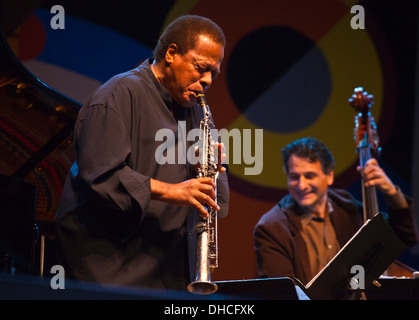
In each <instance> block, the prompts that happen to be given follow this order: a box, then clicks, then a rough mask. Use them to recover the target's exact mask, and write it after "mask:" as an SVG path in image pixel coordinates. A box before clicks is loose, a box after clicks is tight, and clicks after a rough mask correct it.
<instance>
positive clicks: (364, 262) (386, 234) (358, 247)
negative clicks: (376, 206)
mask: <svg viewBox="0 0 419 320" xmlns="http://www.w3.org/2000/svg"><path fill="white" fill-rule="evenodd" d="M405 249H406V247H405V246H404V244H403V243H402V242H401V240H400V239H399V238H398V237H397V236H396V234H395V233H394V231H393V230H392V228H391V227H390V225H389V224H388V223H387V222H386V220H385V219H384V217H383V215H382V214H381V213H377V214H376V215H375V216H374V218H372V219H371V220H367V221H366V222H365V223H364V225H363V226H362V227H361V228H360V229H359V230H358V231H357V233H355V235H354V236H353V237H352V238H351V239H350V240H349V241H348V242H347V243H346V244H345V245H344V246H343V247H342V249H341V250H340V251H339V252H338V253H337V254H336V256H334V257H333V259H332V260H331V261H330V262H329V263H328V264H327V265H326V266H325V267H324V268H323V269H322V270H321V271H320V272H319V273H318V274H317V275H316V276H315V277H314V278H313V279H312V280H311V281H310V282H309V283H308V284H307V285H306V294H307V295H308V297H310V299H314V300H316V299H317V300H336V299H348V298H351V297H354V296H356V294H360V292H362V290H364V289H365V290H367V289H368V288H370V287H371V286H372V285H373V281H374V280H377V279H378V277H379V276H380V275H381V274H382V273H383V272H384V271H385V270H386V269H387V268H388V266H389V265H390V264H391V263H392V262H393V261H394V260H395V259H396V258H397V257H398V256H399V255H400V253H402V251H403V250H405ZM353 266H362V267H363V269H364V276H365V281H364V284H365V288H362V286H360V287H359V289H356V290H353V289H352V288H351V286H350V281H351V279H352V278H353V277H354V276H355V275H357V274H358V272H356V273H351V268H352V267H353Z"/></svg>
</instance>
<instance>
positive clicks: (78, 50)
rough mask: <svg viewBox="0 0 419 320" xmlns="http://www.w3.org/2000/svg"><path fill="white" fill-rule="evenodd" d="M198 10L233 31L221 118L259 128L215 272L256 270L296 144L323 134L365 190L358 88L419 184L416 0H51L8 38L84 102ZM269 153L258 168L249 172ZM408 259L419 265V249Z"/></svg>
mask: <svg viewBox="0 0 419 320" xmlns="http://www.w3.org/2000/svg"><path fill="white" fill-rule="evenodd" d="M357 4H358V5H362V6H363V8H364V9H365V24H366V25H365V27H366V28H365V29H353V28H351V23H350V22H351V19H352V18H353V16H354V14H351V11H350V10H351V7H352V6H353V5H357ZM53 5H61V6H62V7H63V8H64V9H65V29H57V30H54V29H53V28H52V27H51V25H50V22H51V19H52V18H53V17H54V15H55V14H54V13H50V9H51V7H52V6H53ZM188 13H193V14H199V15H204V16H207V17H209V18H211V19H213V20H214V21H215V22H216V23H218V24H219V25H220V26H221V27H222V28H223V30H224V32H225V34H226V37H227V48H226V51H225V59H224V62H223V65H222V72H221V74H220V76H219V78H218V79H217V80H216V82H215V83H214V84H213V86H212V87H211V88H210V90H209V91H208V92H207V101H208V104H209V105H210V107H211V110H212V113H213V115H214V119H215V123H216V125H217V127H218V128H220V129H221V128H226V129H228V130H232V129H234V128H237V129H239V130H240V132H242V133H243V132H244V131H243V130H244V129H250V132H251V137H252V139H253V140H251V141H250V142H249V139H244V135H243V134H242V145H241V146H242V148H243V147H244V144H246V145H247V146H249V145H250V147H251V150H253V155H254V158H253V161H248V163H247V164H246V163H244V160H245V159H238V161H235V162H240V163H241V164H236V163H232V161H230V185H231V210H230V212H229V216H228V217H227V218H226V219H223V220H220V221H219V251H220V262H219V264H220V267H219V268H218V269H217V270H216V271H215V272H214V274H213V279H214V280H233V279H247V278H255V277H256V273H255V256H254V252H253V242H252V230H253V227H254V225H255V224H256V222H257V221H258V219H259V218H260V216H261V215H262V214H263V213H264V212H266V211H267V210H268V209H270V208H271V207H272V206H273V205H275V203H276V202H277V201H278V200H279V199H280V198H281V197H282V196H283V195H284V194H285V192H286V191H285V189H286V179H285V175H284V173H283V170H282V161H281V159H280V148H282V147H283V146H284V145H285V144H286V143H288V142H290V141H292V140H294V139H296V138H300V137H303V136H315V137H318V138H319V139H321V140H322V141H323V142H325V143H326V144H327V145H328V146H329V147H330V148H331V150H332V152H333V153H334V155H335V158H336V162H337V167H336V172H335V175H336V179H335V186H336V187H342V188H347V189H349V190H350V191H351V192H353V193H354V195H355V196H356V197H357V198H359V199H361V191H360V181H359V176H358V173H357V172H356V170H355V167H356V165H357V154H356V152H355V143H354V140H353V129H354V116H355V110H353V109H352V108H351V107H350V105H349V104H348V99H349V98H350V97H351V95H352V93H353V90H354V88H355V87H358V86H362V87H364V89H365V90H366V91H368V93H371V94H373V95H374V101H375V103H374V105H373V107H372V113H373V116H374V118H375V121H376V123H377V125H378V133H379V136H380V140H381V143H380V145H381V147H382V153H381V157H380V159H379V161H380V163H381V165H382V166H383V167H384V168H385V170H386V171H387V173H388V175H389V176H390V177H391V179H392V180H393V181H394V182H395V183H397V184H398V185H399V186H401V188H402V189H403V190H404V191H405V192H406V194H408V195H409V196H413V195H414V194H415V193H414V191H413V187H412V186H414V185H415V183H414V181H415V170H414V168H415V167H416V165H415V163H416V164H417V163H418V159H414V152H413V151H414V133H415V132H414V128H415V125H414V119H415V88H417V82H416V57H417V30H418V25H417V22H418V1H383V0H381V1H350V0H341V1H339V0H322V1H311V0H294V1H287V0H276V1H273V0H259V1H237V0H228V1H219V0H200V1H199V0H196V1H181V0H178V1H174V0H173V1H169V0H156V1H134V0H131V1H129V0H118V1H116V0H89V1H80V0H67V1H45V2H44V3H43V4H42V5H41V7H40V8H39V9H37V10H36V11H35V12H34V14H33V15H31V16H30V17H29V18H28V19H27V20H26V21H25V23H24V24H23V25H21V27H20V28H19V29H18V30H17V32H16V33H15V34H14V37H13V39H12V38H11V39H9V43H10V46H11V48H12V49H13V51H14V52H15V54H16V56H17V57H18V58H19V59H20V60H21V62H22V63H23V64H24V65H25V66H26V67H27V68H28V69H29V70H30V71H31V72H32V73H33V74H34V75H35V76H36V77H38V78H39V79H40V80H41V81H43V82H44V83H46V84H47V85H49V86H50V87H51V88H53V89H54V90H56V91H58V92H60V93H61V94H63V95H66V96H68V97H70V98H71V99H73V100H75V101H77V102H78V103H80V104H82V103H83V101H84V99H85V98H86V97H87V95H88V94H89V93H90V92H91V91H92V90H93V89H94V88H96V87H97V86H99V85H100V84H101V83H103V82H105V81H106V80H107V79H108V78H110V77H111V76H113V75H114V74H116V73H120V72H124V71H126V70H128V69H131V68H133V67H134V66H135V65H136V64H137V63H138V62H139V61H140V60H143V59H144V58H147V57H149V56H150V55H151V53H152V49H153V48H154V46H155V44H156V41H157V39H158V37H159V34H160V32H161V30H162V29H163V28H164V27H165V25H167V23H168V22H169V21H171V20H172V19H174V18H176V17H177V16H179V15H183V14H188ZM256 129H263V150H262V149H260V145H259V146H255V145H254V143H255V141H254V140H255V132H256V131H255V130H256ZM69 148H71V146H69ZM68 150H69V149H67V150H66V151H63V152H66V157H65V161H63V163H62V167H63V168H64V169H63V170H62V171H61V172H59V173H58V174H57V175H56V176H55V180H54V181H55V182H54V184H52V189H54V192H52V193H53V195H52V196H51V195H50V196H48V197H47V196H45V197H43V196H42V193H41V198H40V199H41V200H42V201H43V203H42V204H38V207H37V213H38V215H39V216H40V217H42V218H43V219H48V217H49V218H51V217H53V215H54V213H55V209H56V206H57V203H58V200H59V194H60V192H61V187H62V184H63V181H64V178H65V174H66V170H67V171H68V169H69V166H70V165H71V162H72V160H73V159H72V155H71V152H70V151H68ZM255 150H256V151H257V154H254V152H255ZM230 151H231V150H230ZM230 158H231V160H233V159H232V154H231V152H230ZM150 161H154V160H153V159H152V158H150ZM260 164H263V168H261V172H260V173H259V172H258V174H256V175H246V174H245V169H246V168H252V167H254V166H258V165H260ZM255 169H256V168H255ZM2 170H3V172H1V173H5V174H7V172H4V171H7V168H3V169H2ZM416 179H417V178H416ZM41 200H40V201H41ZM415 200H416V201H419V199H415ZM382 210H385V207H382ZM416 215H418V213H416ZM400 260H401V261H402V262H405V263H407V264H409V265H411V266H413V267H415V268H419V249H418V248H417V247H415V248H414V249H412V250H409V251H406V252H405V253H403V255H402V256H401V257H400Z"/></svg>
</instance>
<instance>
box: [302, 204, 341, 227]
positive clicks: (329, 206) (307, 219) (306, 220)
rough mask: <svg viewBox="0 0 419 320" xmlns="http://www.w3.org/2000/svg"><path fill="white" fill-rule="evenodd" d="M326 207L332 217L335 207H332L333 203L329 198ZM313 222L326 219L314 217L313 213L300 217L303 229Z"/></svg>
mask: <svg viewBox="0 0 419 320" xmlns="http://www.w3.org/2000/svg"><path fill="white" fill-rule="evenodd" d="M326 206H327V213H328V214H329V215H330V214H331V213H332V212H333V206H332V201H331V200H330V199H329V198H328V199H327V203H326ZM311 220H315V221H324V219H322V218H318V217H317V216H315V215H313V214H312V213H311V212H304V213H303V214H302V215H301V216H300V221H301V225H302V226H303V227H305V226H307V225H308V224H309V223H310V222H311Z"/></svg>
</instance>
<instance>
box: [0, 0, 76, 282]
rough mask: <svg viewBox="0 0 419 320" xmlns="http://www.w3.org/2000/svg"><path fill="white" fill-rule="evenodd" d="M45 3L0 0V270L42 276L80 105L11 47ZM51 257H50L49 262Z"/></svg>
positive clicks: (69, 158) (71, 159)
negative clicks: (41, 76) (32, 69)
mask: <svg viewBox="0 0 419 320" xmlns="http://www.w3.org/2000/svg"><path fill="white" fill-rule="evenodd" d="M42 2H43V1H39V0H33V1H22V0H19V1H5V0H0V18H1V21H0V22H1V26H0V32H1V34H0V270H1V271H6V272H11V273H34V274H38V273H42V272H43V264H44V262H45V261H51V263H52V261H53V249H51V250H45V249H46V248H52V244H53V237H54V235H53V223H54V217H55V212H56V210H57V207H58V203H59V199H60V195H61V189H62V186H63V183H64V180H65V177H66V175H67V172H68V170H69V168H70V166H71V163H72V162H73V161H74V155H73V150H72V130H73V126H74V122H75V118H76V115H77V112H78V110H79V108H80V104H79V103H78V102H76V101H73V100H72V99H70V98H67V97H65V96H64V95H62V94H60V93H59V92H57V91H55V90H54V89H52V88H50V87H49V86H47V85H45V84H44V83H43V82H41V81H40V80H39V79H38V78H37V77H36V75H34V74H32V73H31V72H29V71H28V70H27V69H26V68H25V66H24V65H23V64H22V63H21V62H20V61H19V60H18V59H17V57H16V55H15V53H14V51H13V49H14V47H15V44H16V37H17V35H18V33H19V26H20V25H21V24H22V23H23V22H24V21H25V20H26V19H27V18H28V17H29V16H30V15H31V14H32V13H33V11H34V10H36V9H37V8H38V7H39V6H40V5H41V4H42ZM46 258H49V259H46Z"/></svg>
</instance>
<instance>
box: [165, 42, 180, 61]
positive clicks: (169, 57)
mask: <svg viewBox="0 0 419 320" xmlns="http://www.w3.org/2000/svg"><path fill="white" fill-rule="evenodd" d="M177 53H178V48H177V45H176V44H174V43H172V44H171V45H170V46H169V47H168V48H167V50H166V55H165V59H166V63H169V64H170V63H172V62H173V60H174V59H175V56H176V54H177Z"/></svg>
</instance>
